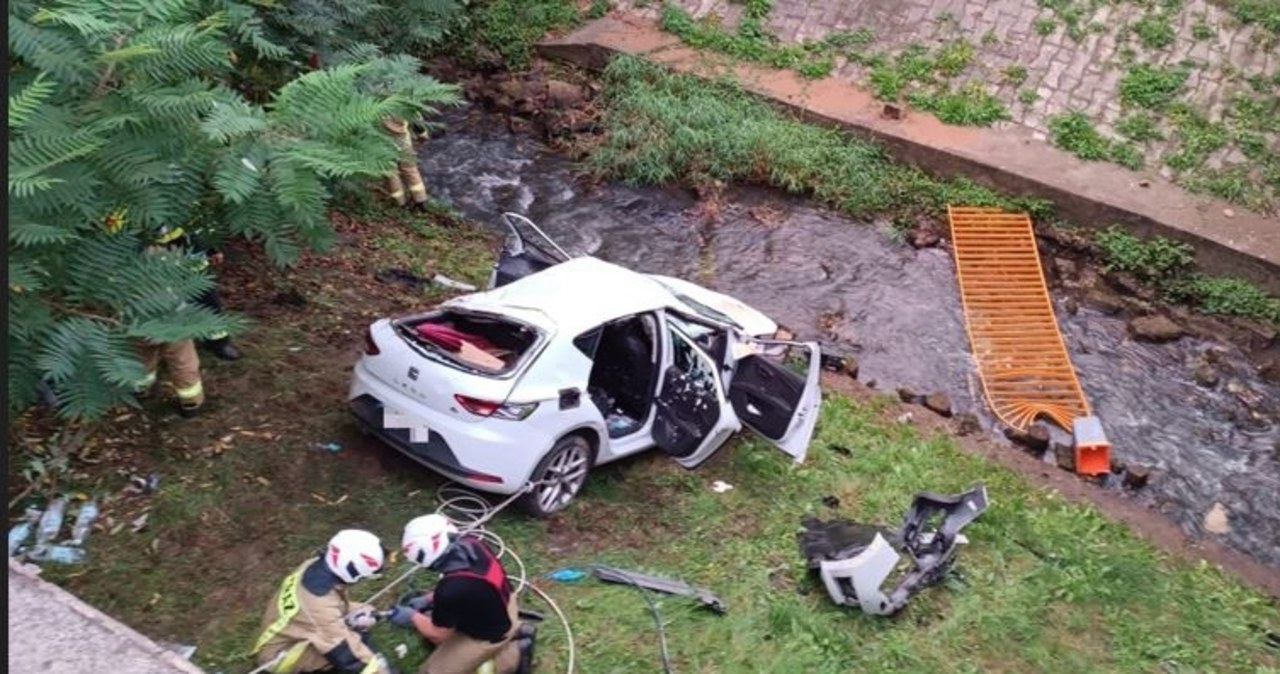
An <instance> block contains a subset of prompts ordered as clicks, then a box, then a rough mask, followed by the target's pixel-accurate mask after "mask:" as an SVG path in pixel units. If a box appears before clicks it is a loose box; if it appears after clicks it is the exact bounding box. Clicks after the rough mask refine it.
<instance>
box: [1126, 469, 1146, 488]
mask: <svg viewBox="0 0 1280 674" xmlns="http://www.w3.org/2000/svg"><path fill="white" fill-rule="evenodd" d="M1150 479H1151V468H1150V467H1148V466H1143V465H1134V466H1129V470H1127V471H1125V473H1124V486H1126V487H1128V488H1130V489H1142V488H1143V487H1145V486H1147V482H1148V481H1149V480H1150Z"/></svg>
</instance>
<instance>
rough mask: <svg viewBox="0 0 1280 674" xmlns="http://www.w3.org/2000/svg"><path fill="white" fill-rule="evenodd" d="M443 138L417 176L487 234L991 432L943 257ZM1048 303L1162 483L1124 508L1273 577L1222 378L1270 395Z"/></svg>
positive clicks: (869, 234)
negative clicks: (694, 298)
mask: <svg viewBox="0 0 1280 674" xmlns="http://www.w3.org/2000/svg"><path fill="white" fill-rule="evenodd" d="M447 128H448V131H447V133H445V134H444V135H443V136H441V137H439V138H436V139H433V140H432V141H430V142H428V143H426V144H425V145H423V146H422V149H421V152H420V154H421V161H422V168H423V177H424V178H425V179H426V182H427V185H428V186H429V189H430V190H431V191H432V193H433V195H434V196H435V197H436V198H439V199H442V200H444V201H447V202H449V203H451V204H453V205H454V206H455V207H456V208H457V209H458V210H460V211H461V212H463V213H465V214H466V215H467V216H469V217H471V218H474V219H478V220H480V221H483V222H491V223H494V224H495V226H498V215H499V214H500V213H501V212H503V211H514V212H517V213H521V214H524V215H526V216H527V217H529V218H531V219H532V220H533V221H535V222H537V223H538V224H539V225H540V226H542V227H543V229H544V230H546V231H547V232H548V234H550V235H551V236H552V237H553V238H555V239H556V240H557V241H558V242H559V243H560V244H561V245H562V246H565V247H566V248H568V249H570V250H576V251H580V252H589V253H592V254H595V255H597V256H599V257H601V258H604V259H606V260H609V261H612V262H616V263H619V264H622V265H625V266H627V267H630V268H633V269H636V270H639V271H647V272H655V273H663V274H670V275H674V276H680V277H683V278H686V279H689V280H693V281H697V282H700V283H702V284H703V285H706V286H709V287H712V288H715V289H717V290H720V291H723V292H727V293H729V294H731V295H734V296H736V297H738V298H740V299H742V300H744V301H746V302H748V303H749V304H752V305H753V306H755V307H757V308H759V309H761V310H762V311H764V312H765V313H767V314H769V315H770V316H772V317H773V318H774V319H775V320H777V321H778V322H779V323H781V324H783V325H786V326H788V327H789V328H791V329H792V330H794V331H795V332H796V333H797V334H798V335H799V336H800V337H802V338H809V339H821V340H822V341H824V342H825V343H830V344H832V345H833V346H835V347H836V348H837V349H838V350H840V351H841V352H843V353H853V354H855V355H856V356H857V358H858V361H859V364H860V367H861V375H860V378H862V379H864V380H866V379H874V380H875V381H876V385H877V387H878V388H880V389H882V390H890V391H891V390H893V388H894V387H898V386H905V387H908V388H911V389H912V390H915V391H918V392H921V393H930V392H934V391H942V392H945V393H948V394H949V395H950V396H951V399H952V401H953V405H954V407H955V408H956V409H957V411H958V412H965V411H968V412H973V413H976V414H978V415H979V416H980V417H981V418H982V420H983V422H984V424H986V425H988V426H990V425H991V423H992V421H993V419H992V418H991V416H990V415H989V413H988V412H986V410H985V408H984V403H983V401H982V397H981V393H980V388H979V384H978V380H977V375H976V370H975V366H974V361H973V359H972V358H971V356H970V355H969V349H968V342H967V338H966V335H965V328H964V321H963V317H962V314H961V308H960V300H959V295H958V289H957V286H956V280H955V272H954V267H953V264H952V260H951V257H950V253H949V252H948V251H947V250H945V249H941V248H932V249H923V250H913V249H911V248H910V247H909V246H905V245H902V244H900V243H897V242H895V241H894V240H893V238H892V237H891V236H890V234H889V231H888V229H887V228H886V227H885V226H884V225H883V224H882V223H871V222H858V221H853V220H851V219H849V218H846V217H843V216H840V215H836V214H834V213H831V212H829V211H827V210H825V209H822V208H818V207H815V206H814V205H813V204H810V203H808V202H805V201H803V200H798V199H794V198H791V197H788V196H786V195H783V194H781V193H778V192H774V191H771V190H766V189H755V188H743V189H736V188H735V189H731V190H729V191H728V192H727V193H726V194H725V198H724V200H723V202H724V206H723V209H722V211H721V217H720V218H719V219H718V220H717V221H716V224H714V225H710V226H708V225H704V224H703V222H704V220H703V218H701V217H700V216H699V215H698V214H696V213H694V212H693V206H694V205H695V202H694V200H693V199H692V198H691V197H690V196H689V195H688V194H686V193H684V192H682V191H676V190H665V189H659V188H632V187H627V186H625V185H606V186H602V187H598V188H595V189H588V188H587V187H585V186H584V185H583V184H582V182H581V181H579V180H578V179H577V175H576V172H575V168H574V165H573V163H572V162H570V161H568V160H566V159H565V158H563V157H561V156H558V155H556V154H555V153H553V152H551V151H549V150H548V149H547V148H546V147H544V146H542V145H541V144H539V143H537V142H535V141H532V140H529V139H528V138H525V137H522V136H515V135H512V134H510V133H508V132H507V131H506V129H505V126H504V124H503V123H502V122H501V120H500V119H496V118H493V117H489V116H485V115H482V114H478V113H476V114H471V113H458V114H456V115H451V116H450V118H449V123H448V126H447ZM1061 299H1062V298H1056V301H1057V302H1058V317H1059V322H1060V324H1061V325H1062V329H1063V331H1064V333H1065V336H1066V340H1067V344H1068V347H1069V349H1070V351H1071V357H1072V360H1073V362H1074V364H1075V366H1076V369H1077V372H1078V375H1079V378H1080V381H1081V384H1082V385H1083V387H1084V388H1085V391H1086V393H1087V394H1088V396H1089V399H1090V402H1091V404H1092V405H1093V407H1094V409H1095V413H1096V414H1097V415H1098V416H1099V417H1100V418H1101V419H1102V421H1103V424H1104V427H1105V429H1106V431H1107V435H1108V438H1109V439H1110V440H1111V443H1112V445H1113V449H1112V455H1113V457H1115V458H1116V459H1119V460H1121V461H1123V462H1125V463H1128V464H1145V465H1148V466H1152V467H1155V468H1157V469H1159V470H1161V471H1164V473H1165V475H1164V476H1163V477H1162V478H1160V479H1157V480H1154V483H1153V484H1152V486H1150V487H1148V488H1146V489H1144V490H1143V491H1142V492H1140V493H1139V495H1138V496H1136V497H1137V498H1142V499H1147V500H1153V501H1154V503H1155V504H1157V505H1158V506H1159V507H1160V508H1161V510H1163V511H1165V512H1167V513H1168V514H1169V516H1171V517H1173V518H1175V519H1176V520H1177V521H1178V522H1179V523H1180V524H1181V525H1182V527H1183V528H1184V529H1185V530H1186V531H1187V532H1189V533H1193V534H1200V533H1203V520H1204V517H1205V514H1206V513H1208V512H1209V511H1210V510H1211V509H1212V508H1213V507H1214V504H1215V503H1221V504H1222V505H1224V506H1226V508H1227V510H1228V511H1229V513H1230V517H1229V522H1230V526H1231V530H1230V533H1228V534H1227V535H1226V540H1227V542H1228V543H1229V544H1230V545H1232V546H1234V547H1236V548H1238V549H1240V550H1242V551H1244V552H1247V553H1249V554H1250V555H1252V556H1254V557H1256V558H1258V559H1259V560H1261V561H1264V562H1266V563H1268V564H1270V565H1271V566H1273V567H1277V568H1280V448H1278V444H1280V430H1278V429H1280V426H1277V425H1275V424H1271V425H1269V426H1259V425H1257V424H1253V427H1252V428H1250V429H1248V430H1245V429H1242V428H1239V427H1237V425H1236V424H1235V421H1234V420H1235V419H1237V418H1243V417H1244V416H1245V414H1246V412H1245V410H1244V407H1243V405H1242V403H1241V402H1240V400H1239V398H1238V397H1237V396H1236V395H1235V394H1234V393H1232V392H1230V391H1228V390H1227V384H1226V382H1227V381H1228V380H1230V379H1233V378H1234V379H1237V380H1238V381H1239V383H1240V384H1241V385H1243V386H1244V387H1245V389H1247V390H1248V391H1252V392H1253V393H1255V394H1257V395H1261V396H1263V400H1269V401H1280V387H1276V386H1273V385H1270V384H1268V383H1266V382H1263V381H1259V380H1257V379H1256V378H1254V377H1252V375H1251V374H1250V373H1251V369H1250V368H1249V366H1248V364H1247V363H1246V362H1245V361H1244V358H1243V354H1241V353H1240V351H1239V350H1237V349H1235V348H1234V347H1230V346H1226V345H1217V344H1211V343H1208V342H1202V341H1200V340H1194V339H1190V338H1184V339H1182V340H1180V341H1179V342H1177V343H1175V344H1169V345H1153V344H1145V343H1138V342H1133V341H1131V340H1130V339H1128V338H1127V335H1126V330H1125V323H1124V321H1123V320H1120V319H1118V318H1112V317H1109V316H1105V315H1102V314H1099V313H1097V312H1092V311H1090V310H1088V309H1081V310H1080V311H1079V312H1078V314H1077V315H1074V316H1072V315H1069V314H1068V313H1067V312H1066V311H1064V310H1063V309H1062V306H1061ZM1209 348H1217V349H1219V350H1222V351H1223V353H1222V356H1221V362H1222V365H1221V366H1220V367H1221V370H1222V372H1223V373H1224V377H1223V381H1224V383H1223V384H1220V385H1219V386H1218V387H1217V390H1209V389H1205V388H1202V387H1200V386H1197V385H1196V384H1195V383H1194V382H1193V381H1192V380H1191V379H1190V376H1189V371H1190V363H1191V362H1192V360H1193V359H1194V358H1195V357H1196V355H1197V354H1199V353H1200V352H1202V351H1204V350H1205V349H1209ZM1228 373H1229V374H1228ZM1246 395H1248V393H1246ZM1274 408H1275V405H1274V404H1273V405H1272V409H1274ZM1010 451H1016V450H1014V449H1010ZM922 488H927V485H922ZM1112 488H1116V487H1114V486H1113V487H1112Z"/></svg>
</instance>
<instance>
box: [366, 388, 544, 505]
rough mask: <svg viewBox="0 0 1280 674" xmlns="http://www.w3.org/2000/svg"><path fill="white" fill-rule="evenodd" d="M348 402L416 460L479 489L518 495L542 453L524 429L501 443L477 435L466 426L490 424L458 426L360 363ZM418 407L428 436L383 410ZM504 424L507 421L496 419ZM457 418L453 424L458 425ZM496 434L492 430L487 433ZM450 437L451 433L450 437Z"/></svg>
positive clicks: (478, 426) (385, 438) (416, 410)
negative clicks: (523, 436) (389, 421)
mask: <svg viewBox="0 0 1280 674" xmlns="http://www.w3.org/2000/svg"><path fill="white" fill-rule="evenodd" d="M347 405H348V407H349V409H350V410H351V413H352V415H353V416H354V417H355V418H356V421H357V422H359V423H360V425H361V426H362V427H363V428H364V429H365V430H366V431H368V432H369V433H370V434H372V435H374V436H376V437H377V438H378V439H379V440H381V441H382V442H384V443H386V444H387V445H390V446H391V447H393V448H395V449H396V450H397V451H399V452H400V453H401V454H404V455H405V456H407V457H409V458H410V459H413V460H414V461H415V462H417V463H419V464H421V465H423V466H425V467H427V468H430V469H431V470H433V471H435V472H437V473H440V474H441V475H443V476H445V477H447V478H449V479H451V480H454V481H456V482H459V483H461V484H464V485H466V486H468V487H471V488H473V489H476V490H479V491H484V492H490V493H496V494H513V493H515V492H516V491H518V490H519V489H520V488H521V487H523V486H524V484H525V483H526V482H527V481H528V479H529V475H530V474H532V472H533V468H534V466H535V465H536V464H537V461H538V459H539V458H540V456H541V455H540V454H538V453H536V452H534V451H531V450H532V449H533V448H532V447H531V445H530V443H528V442H522V443H519V444H517V443H516V442H515V441H514V437H515V436H516V435H518V431H519V430H520V429H518V428H515V427H513V428H511V429H510V431H511V433H510V436H512V437H511V439H507V438H503V441H498V442H495V441H494V438H493V437H474V438H473V437H471V435H470V434H468V433H467V432H466V431H468V430H477V431H480V430H482V427H483V426H488V424H465V425H462V426H463V428H462V430H457V429H456V428H455V429H452V430H453V432H450V431H451V428H450V426H451V424H449V423H448V422H449V419H448V417H447V416H444V415H439V414H431V413H430V412H424V411H423V410H421V408H420V406H418V405H416V404H415V403H414V402H413V401H412V400H410V399H409V398H407V397H406V396H404V395H403V394H401V393H399V392H398V391H395V390H394V389H392V388H391V387H389V386H387V385H385V384H383V383H382V382H381V381H379V380H377V379H375V378H374V377H373V376H372V375H371V374H369V373H368V372H367V371H365V370H363V368H362V367H361V366H360V365H359V364H357V365H356V368H355V376H354V378H353V379H352V382H351V390H350V393H349V395H348V402H347ZM387 406H390V407H391V408H392V409H396V410H414V414H415V415H416V416H418V417H420V418H421V419H422V420H423V422H424V423H425V424H426V425H427V427H428V430H427V433H426V437H425V438H422V437H417V438H415V437H413V435H414V434H413V433H412V432H411V431H410V430H409V429H408V428H388V427H387V426H386V425H385V423H384V416H383V410H384V408H386V407H387ZM494 423H503V422H494ZM457 425H458V424H457V422H456V421H454V422H453V424H452V426H457ZM484 435H486V436H492V433H487V432H486V433H484ZM446 436H447V438H446Z"/></svg>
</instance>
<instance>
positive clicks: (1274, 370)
mask: <svg viewBox="0 0 1280 674" xmlns="http://www.w3.org/2000/svg"><path fill="white" fill-rule="evenodd" d="M1258 376H1259V377H1261V378H1262V379H1263V380H1264V381H1268V382H1271V383H1272V384H1280V358H1273V359H1271V360H1269V361H1267V362H1264V363H1263V364H1262V365H1261V366H1260V367H1259V368H1258Z"/></svg>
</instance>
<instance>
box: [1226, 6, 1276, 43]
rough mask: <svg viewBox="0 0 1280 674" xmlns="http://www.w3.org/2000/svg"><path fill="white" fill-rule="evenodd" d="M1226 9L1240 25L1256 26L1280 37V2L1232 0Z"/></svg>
mask: <svg viewBox="0 0 1280 674" xmlns="http://www.w3.org/2000/svg"><path fill="white" fill-rule="evenodd" d="M1226 7H1227V9H1228V11H1230V12H1231V13H1232V14H1233V15H1235V17H1236V18H1237V19H1239V20H1240V21H1241V22H1242V23H1246V24H1256V25H1258V26H1260V27H1261V28H1262V29H1263V30H1266V31H1268V32H1270V33H1271V34H1272V35H1280V2H1276V0H1234V1H1233V2H1230V3H1227V4H1226Z"/></svg>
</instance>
